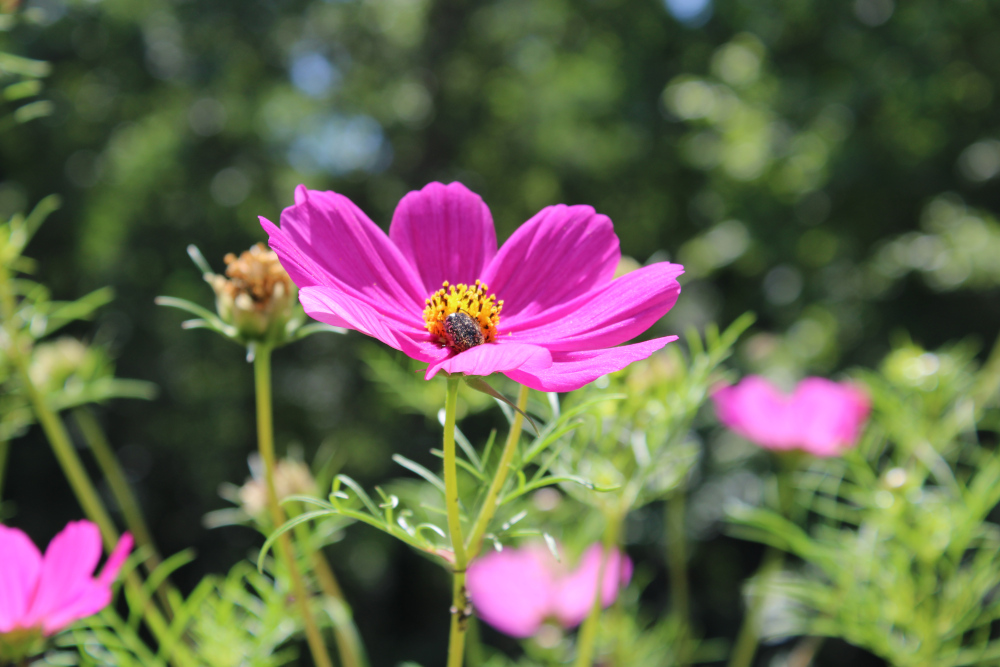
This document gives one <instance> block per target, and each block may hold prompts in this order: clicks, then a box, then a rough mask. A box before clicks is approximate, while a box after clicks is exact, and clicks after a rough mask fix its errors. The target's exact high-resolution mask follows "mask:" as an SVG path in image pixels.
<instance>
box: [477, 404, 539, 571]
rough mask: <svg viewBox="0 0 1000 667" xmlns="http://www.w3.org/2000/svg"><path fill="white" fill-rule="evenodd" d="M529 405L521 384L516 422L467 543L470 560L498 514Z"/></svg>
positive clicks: (481, 546) (512, 426)
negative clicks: (504, 486) (502, 492)
mask: <svg viewBox="0 0 1000 667" xmlns="http://www.w3.org/2000/svg"><path fill="white" fill-rule="evenodd" d="M527 407H528V387H526V386H524V385H521V389H520V391H519V392H518V394H517V411H515V413H514V423H513V424H511V426H510V433H508V434H507V442H506V443H505V444H504V446H503V452H502V453H501V454H500V463H498V464H497V471H496V474H494V475H493V481H491V482H490V488H489V490H488V491H487V492H486V499H485V500H484V501H483V504H482V507H481V508H480V509H479V516H477V517H476V522H475V523H474V524H473V525H472V532H471V533H470V534H469V540H468V542H466V543H465V549H466V552H467V558H468V560H470V561H471V560H472V559H473V558H475V557H476V556H478V555H479V552H480V551H481V550H482V548H483V535H485V534H486V529H487V528H489V526H490V521H492V520H493V517H494V515H496V512H497V509H498V508H499V507H500V492H501V491H503V485H504V483H505V482H506V481H507V474H508V473H509V472H510V464H511V461H513V460H514V453H515V452H517V443H518V442H519V441H520V439H521V430H522V429H523V428H524V415H523V414H522V413H523V412H524V411H525V410H526V409H527Z"/></svg>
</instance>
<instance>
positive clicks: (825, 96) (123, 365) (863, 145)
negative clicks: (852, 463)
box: [0, 0, 1000, 665]
mask: <svg viewBox="0 0 1000 667" xmlns="http://www.w3.org/2000/svg"><path fill="white" fill-rule="evenodd" d="M17 11H18V12H19V13H20V14H21V18H22V19H23V20H22V22H21V23H20V24H19V26H18V27H16V28H15V29H14V30H12V31H11V32H8V33H4V34H2V40H3V42H4V43H3V44H2V45H0V46H2V48H3V50H6V51H10V52H13V53H16V54H19V55H23V56H28V57H31V58H37V59H42V60H47V61H50V62H51V63H52V66H53V69H52V74H51V76H49V77H48V79H47V80H46V87H45V92H44V93H43V97H44V98H45V99H48V100H50V101H51V102H52V103H53V105H54V107H53V112H52V113H51V114H50V115H49V116H47V117H45V118H40V119H36V120H34V121H31V122H29V123H27V124H24V125H20V126H17V127H16V128H15V129H13V130H12V131H7V132H5V133H3V134H0V216H3V217H6V216H8V215H9V214H11V213H12V212H14V211H16V210H19V209H22V208H25V207H27V206H30V205H32V204H33V203H34V202H36V201H37V200H38V199H40V198H41V197H43V196H45V195H47V194H49V193H58V194H60V195H61V196H62V197H63V198H64V206H63V207H62V209H61V210H60V211H58V212H57V213H56V214H54V215H53V216H52V218H51V219H50V220H49V222H48V223H47V224H46V225H45V226H44V227H43V229H42V231H41V232H40V234H39V236H38V238H37V239H36V240H35V241H34V242H33V245H32V246H31V248H30V251H29V254H30V255H32V256H34V257H36V258H38V259H39V260H40V277H41V279H42V280H43V281H45V282H47V283H48V284H49V285H50V286H51V287H52V288H53V291H54V294H55V296H56V297H57V298H65V299H71V298H75V297H78V296H81V295H82V294H84V293H86V292H88V291H90V290H92V289H95V288H97V287H100V286H103V285H111V286H113V287H114V288H115V290H116V293H117V299H116V301H115V302H114V304H113V306H112V307H108V308H105V309H104V310H103V311H102V312H101V315H100V317H99V318H98V320H97V321H96V322H95V323H93V324H92V325H87V326H81V327H78V328H77V329H76V330H75V331H74V333H76V334H77V335H79V336H81V337H83V338H85V339H86V340H88V341H93V342H95V343H99V344H101V345H106V346H109V347H110V348H111V349H112V350H113V353H114V355H115V356H116V357H117V358H118V360H119V361H118V374H119V375H120V376H122V377H131V378H140V379H145V380H150V381H152V382H154V383H156V384H157V385H158V386H159V387H160V390H161V393H160V396H159V398H158V399H157V400H156V401H154V402H152V403H147V402H139V401H118V402H115V403H113V404H111V405H108V406H106V407H105V408H104V409H103V410H102V413H101V417H102V420H103V421H104V423H105V425H106V427H107V429H108V430H109V433H110V437H111V439H112V441H113V443H114V444H115V446H116V448H117V449H118V452H119V454H120V455H121V457H122V458H123V460H124V462H125V465H126V467H127V469H128V472H129V475H130V476H131V479H132V481H133V482H134V483H135V484H136V486H137V488H138V489H139V492H140V494H141V496H142V501H143V503H144V504H145V509H146V511H147V514H148V515H149V516H150V518H151V520H152V523H153V525H154V529H155V532H156V534H157V537H158V539H159V541H160V543H161V546H162V548H163V550H164V551H166V552H172V551H175V550H178V549H181V548H185V547H187V546H192V545H193V546H195V547H196V548H197V549H198V551H199V560H198V561H197V563H196V564H194V565H192V566H189V567H187V568H186V569H184V570H182V571H181V572H180V573H179V580H180V582H181V584H182V586H185V587H190V586H191V585H192V584H193V583H194V582H195V581H197V579H198V578H199V577H200V576H201V574H202V573H204V572H209V571H225V570H226V569H228V567H229V565H231V564H232V562H234V561H235V560H236V559H239V558H242V557H244V556H246V555H247V554H248V553H249V552H250V550H251V549H252V548H253V547H254V545H257V544H259V543H260V540H259V539H258V538H257V536H256V535H254V534H253V533H252V532H251V531H250V530H249V529H246V528H240V527H232V528H221V529H215V530H211V531H210V530H208V529H206V528H204V527H203V525H202V516H203V515H204V514H205V513H206V512H208V511H210V510H213V509H218V508H220V507H225V506H226V505H227V504H226V503H225V501H223V500H221V499H220V498H219V497H218V495H217V488H218V486H219V484H220V483H222V482H234V483H241V482H242V481H243V480H244V478H245V477H246V475H247V467H246V456H247V454H248V453H249V452H250V451H252V449H253V447H254V444H255V443H254V435H253V422H252V407H253V403H252V386H251V368H250V366H249V365H247V364H246V362H245V360H244V354H243V351H242V350H240V349H239V348H237V347H236V346H233V345H232V344H231V343H229V342H227V341H224V340H222V339H220V338H219V337H217V336H215V335H213V334H211V333H208V332H204V331H194V332H184V331H182V330H181V329H180V326H179V323H180V321H181V319H182V317H181V316H180V315H179V314H178V313H177V312H176V311H170V310H167V309H164V308H158V307H156V306H154V305H153V298H154V297H155V296H156V295H159V294H168V295H173V296H179V297H184V298H188V299H191V300H194V301H197V302H199V303H203V304H205V305H209V304H210V303H211V301H212V299H211V293H210V290H209V288H208V286H207V285H205V284H204V283H203V282H202V280H201V276H200V274H199V272H198V270H197V269H196V268H195V267H194V266H193V265H192V264H191V262H190V261H189V259H188V257H187V255H186V252H185V247H186V246H187V245H188V244H189V243H194V244H196V245H198V246H199V247H200V248H201V250H202V252H203V253H204V254H205V256H206V257H207V258H208V259H209V261H210V262H212V263H213V265H214V266H215V267H216V268H217V270H220V271H221V269H222V268H223V264H222V257H223V255H224V254H225V253H227V252H232V251H235V252H239V251H240V250H243V249H246V248H247V247H249V246H250V245H251V244H252V243H254V242H256V241H260V240H263V239H264V238H265V236H264V234H263V233H262V231H261V229H260V227H259V224H258V221H257V216H258V215H263V216H265V217H267V218H269V219H271V220H274V221H277V219H278V217H279V215H280V211H281V209H282V208H283V207H285V206H287V205H289V204H290V203H291V201H292V193H293V188H294V186H295V185H296V184H298V183H305V184H307V185H308V186H310V187H313V188H321V189H334V190H337V191H339V192H343V193H344V194H346V195H348V196H349V197H351V198H352V199H353V200H354V201H355V202H356V203H357V204H358V205H359V206H361V208H362V209H363V210H365V211H366V212H368V214H369V215H370V216H371V217H372V219H373V220H375V221H376V222H377V223H379V224H380V225H383V226H387V224H388V221H389V219H390V217H391V214H392V211H393V208H394V206H395V204H396V202H397V201H398V200H399V199H400V197H401V196H402V195H403V194H405V193H406V192H407V191H408V190H411V189H416V188H420V187H422V186H423V185H425V184H426V183H427V182H428V181H431V180H440V181H446V182H447V181H452V180H460V181H462V182H464V183H465V184H466V185H468V186H469V187H470V188H472V189H473V190H475V191H476V192H478V193H480V194H481V195H482V196H483V198H484V199H485V201H486V202H487V204H488V205H489V206H490V207H491V209H492V211H493V215H494V218H495V221H496V224H497V228H498V236H499V237H500V239H501V240H502V239H504V238H506V237H507V236H508V235H509V234H510V233H511V232H512V230H513V229H514V228H515V227H516V226H517V225H518V224H520V223H521V222H522V221H523V220H525V219H527V218H528V217H529V216H530V215H532V214H533V213H534V212H535V211H537V210H538V209H539V208H541V207H543V206H546V205H549V204H554V203H558V202H565V203H573V204H575V203H586V204H590V205H593V206H594V207H595V208H596V209H597V210H598V211H600V212H602V213H605V214H607V215H609V216H611V218H612V219H613V220H614V222H615V228H616V230H617V232H618V234H619V236H620V237H621V241H622V249H623V252H624V253H625V254H627V255H630V256H632V257H634V258H635V259H636V260H638V261H639V262H646V261H650V260H652V261H657V260H662V259H670V260H672V261H677V262H680V263H683V264H684V265H685V266H686V267H687V274H686V276H685V278H684V280H683V284H684V291H683V294H682V296H681V299H680V301H679V303H678V305H677V307H676V308H675V309H674V311H673V312H672V313H670V314H669V315H668V316H667V317H666V318H665V319H664V320H663V321H662V322H660V323H658V324H657V325H656V327H655V329H654V332H655V333H660V334H665V333H680V332H681V331H682V330H683V329H684V328H686V327H688V326H691V325H694V326H698V327H700V326H702V325H704V324H705V323H706V322H709V321H713V320H715V321H719V322H720V323H723V324H725V323H728V322H729V321H731V320H732V319H733V318H734V317H736V316H737V315H739V314H740V313H742V312H743V311H745V310H748V309H752V310H754V311H756V312H757V313H758V316H759V320H758V324H757V326H756V327H755V329H754V330H753V331H752V332H751V334H750V335H749V336H747V337H746V338H744V341H743V343H742V345H741V347H740V353H739V355H738V358H737V363H738V365H739V366H741V368H742V369H743V370H745V371H748V372H749V371H754V370H760V369H763V368H767V369H769V370H770V372H771V373H772V374H777V375H779V376H780V375H784V376H785V377H787V378H795V377H798V376H800V375H802V374H804V373H812V374H834V373H836V372H837V371H838V370H840V369H843V368H845V367H847V366H850V365H852V364H874V363H876V362H877V361H878V360H879V359H880V358H881V357H882V356H883V355H884V354H885V352H886V351H887V350H888V349H889V347H890V344H891V342H892V341H893V339H894V338H897V339H898V338H901V337H902V336H904V335H905V334H904V333H903V332H908V334H909V335H910V336H912V338H913V339H914V340H916V341H917V342H919V343H921V344H923V345H925V346H927V347H934V346H937V345H939V344H941V343H943V342H945V341H948V340H955V339H959V338H966V337H969V336H972V337H973V338H974V339H976V340H978V341H979V342H981V343H982V344H984V345H988V344H991V343H992V340H993V337H994V335H995V332H996V330H997V328H998V326H1000V301H998V298H997V297H998V291H997V285H998V284H1000V226H998V223H997V221H996V219H995V218H994V217H993V216H994V214H995V213H996V211H998V210H1000V188H998V187H997V184H998V181H1000V178H998V176H1000V99H998V96H1000V89H998V86H1000V39H998V37H997V35H998V34H1000V4H998V3H996V2H992V1H991V0H906V2H898V3H894V2H893V0H845V1H843V2H829V1H822V0H718V1H713V0H572V1H571V0H530V1H529V0H492V1H482V0H436V1H435V0H343V1H324V0H311V1H306V0H287V1H282V2H279V1H277V0H213V1H211V2H208V1H205V0H203V1H201V2H198V1H196V0H141V1H140V0H74V1H69V0H29V1H27V2H24V3H23V4H22V5H21V6H20V7H19V8H18V10H17ZM379 354H382V355H383V356H384V351H379V350H377V349H375V348H374V347H373V345H372V344H371V343H370V342H369V340H368V339H365V338H364V337H363V336H361V335H358V334H350V335H348V336H336V335H332V334H331V335H326V334H324V335H318V336H314V337H312V338H310V339H308V340H306V341H304V342H301V343H298V344H296V345H294V346H292V347H289V348H286V349H284V350H281V351H279V352H278V353H277V355H276V358H275V391H276V402H277V404H276V411H277V419H278V424H277V428H278V441H279V446H280V447H282V448H288V447H299V448H301V450H302V451H303V452H304V456H305V458H306V459H307V460H312V459H313V457H314V456H315V455H316V452H317V451H320V450H322V451H323V452H332V453H333V456H335V459H336V461H337V463H338V465H342V466H343V469H344V470H345V471H346V472H349V473H350V474H351V475H353V476H355V477H357V478H358V479H360V480H363V481H364V482H366V483H369V484H370V483H373V482H376V481H378V480H383V479H385V478H387V477H391V476H396V475H398V474H399V472H400V471H399V469H398V468H394V465H393V464H392V463H391V461H390V459H389V457H390V454H391V453H393V452H402V453H404V454H405V455H406V456H409V457H410V458H413V459H415V460H418V461H421V462H424V463H425V464H427V465H434V464H435V460H434V459H433V458H432V457H431V456H430V455H429V454H428V450H429V449H430V448H431V447H433V446H435V445H436V444H437V438H438V434H439V427H437V425H436V423H435V422H434V421H433V419H431V418H429V417H428V416H427V415H424V414H415V413H413V412H412V411H401V410H400V409H399V408H398V404H397V403H394V402H393V401H392V399H391V394H390V393H387V392H386V391H385V388H384V387H383V386H380V384H379V383H378V382H377V381H376V382H373V381H372V380H373V378H374V376H375V375H376V374H375V373H373V371H372V370H371V368H372V367H371V365H370V364H369V363H368V362H367V361H366V359H367V360H371V359H373V358H375V357H374V356H373V355H379ZM378 358H379V359H382V360H383V361H384V359H383V358H382V357H378ZM397 361H398V363H399V364H401V365H402V364H403V363H404V361H403V360H401V359H400V360H397ZM494 413H495V414H494ZM501 420H502V417H500V415H499V413H498V411H495V410H494V411H493V412H489V413H485V414H482V415H477V416H475V417H474V418H471V420H470V423H469V425H468V426H467V427H466V430H467V431H468V432H470V433H472V434H483V433H486V432H488V429H489V428H490V427H491V426H493V425H495V424H497V423H500V421H501ZM7 495H8V497H9V498H12V499H13V500H14V501H15V502H16V508H15V511H16V516H17V519H16V520H17V522H18V524H19V525H21V526H23V527H25V528H27V529H28V530H29V532H32V533H33V534H36V535H45V536H46V539H47V536H48V535H51V534H52V533H53V532H54V531H55V530H56V527H57V526H59V525H61V524H62V523H63V522H65V521H66V520H68V519H70V518H76V517H77V516H78V514H79V512H78V510H77V509H76V507H75V505H74V503H73V501H72V498H71V496H70V493H69V491H68V489H67V488H65V485H64V483H63V481H62V479H61V477H60V473H59V471H58V468H57V467H56V465H55V463H54V461H53V460H52V459H51V456H50V454H49V452H48V450H47V448H46V447H45V445H44V443H43V442H42V441H41V439H40V436H39V435H38V434H36V433H34V432H32V433H31V434H29V436H28V437H26V438H22V439H20V440H18V441H15V443H14V445H13V451H12V460H11V473H10V479H9V482H8V494H7ZM637 521H639V522H640V523H641V522H642V521H643V518H642V517H640V518H639V519H637ZM661 524H662V522H659V521H652V520H651V522H650V525H652V526H653V528H652V529H650V530H654V531H655V530H658V528H656V527H657V526H659V525H661ZM647 533H648V531H646V532H643V531H642V530H639V531H638V532H637V533H635V534H636V535H645V537H642V538H641V539H640V538H636V539H635V540H634V542H635V544H634V555H635V556H636V557H638V558H641V557H642V554H643V553H644V551H643V550H644V549H648V550H649V551H650V553H656V551H655V548H654V547H655V545H656V543H657V540H658V539H659V538H658V537H657V536H656V535H653V536H649V535H648V534H647ZM700 537H701V539H702V541H701V542H699V545H698V547H697V549H698V550H699V551H698V552H696V558H695V566H694V578H695V584H694V585H695V588H694V590H695V595H696V598H695V599H696V613H697V614H698V618H699V623H700V624H701V626H702V627H703V628H706V629H707V634H708V635H710V636H712V635H719V634H729V635H730V636H732V634H733V633H734V632H735V627H736V625H737V624H738V622H739V619H740V612H739V602H738V596H739V583H740V581H741V579H742V578H743V577H745V576H747V575H748V574H749V573H750V572H752V571H753V568H754V566H755V565H756V561H757V559H758V558H759V551H758V550H756V549H755V548H751V547H748V546H746V545H744V544H743V543H740V542H736V541H733V540H729V539H728V538H725V537H724V536H721V535H720V534H719V530H718V528H714V529H713V528H712V527H711V526H709V527H708V528H704V529H703V533H702V534H701V535H700ZM650 545H652V546H650ZM331 553H332V555H333V558H334V562H335V567H336V568H337V569H338V571H340V572H342V577H343V578H344V579H345V580H346V582H347V589H348V596H349V598H350V599H351V601H352V603H353V604H354V605H355V611H356V615H357V617H358V621H359V624H360V627H361V631H362V634H363V635H364V636H365V638H366V640H367V641H368V643H369V648H370V651H371V653H372V657H373V660H374V663H375V664H376V665H394V664H396V662H398V661H400V660H402V659H404V658H406V659H415V660H418V661H422V662H424V664H428V665H431V664H435V663H436V662H437V661H438V660H439V659H440V656H441V655H442V652H443V645H444V641H445V636H446V625H447V614H446V613H445V610H446V609H447V606H448V601H447V600H448V594H449V592H448V584H447V581H446V578H445V576H444V574H443V573H441V572H438V571H437V570H436V569H435V568H434V567H433V566H432V565H430V564H429V563H426V562H425V561H423V560H422V559H420V558H417V557H415V556H414V555H413V554H410V553H408V552H407V551H406V550H405V549H404V548H403V547H401V546H400V545H398V544H395V543H392V542H390V541H389V540H388V539H383V538H382V536H381V535H377V534H375V532H374V531H365V530H363V529H358V528H355V529H352V532H350V533H349V538H348V539H346V540H345V541H344V542H342V543H340V544H338V545H335V546H334V547H333V549H332V551H331ZM657 582H658V583H657V585H658V586H659V585H660V584H662V583H663V582H662V581H659V580H657ZM660 588H662V586H660ZM657 590H658V589H654V590H653V591H652V592H650V593H649V594H648V597H649V599H650V604H651V605H653V606H654V607H655V604H656V603H657V599H658V597H657V596H662V595H663V593H662V590H660V591H659V592H657ZM429 608H439V609H440V610H441V613H440V614H438V615H436V616H435V615H433V614H428V613H426V610H427V609H429ZM415 610H424V611H423V612H419V613H415ZM490 638H491V639H498V640H499V641H500V642H501V644H502V643H503V641H502V639H499V638H498V637H497V636H495V635H490ZM838 651H846V653H839V652H838ZM824 656H825V657H823V659H824V660H827V661H829V662H828V664H838V663H837V661H838V660H841V659H846V658H845V657H844V656H851V658H852V659H856V658H857V655H856V654H854V653H850V652H849V651H848V649H846V648H844V647H840V648H838V647H837V646H832V648H828V649H826V650H825V653H824ZM874 664H877V663H874Z"/></svg>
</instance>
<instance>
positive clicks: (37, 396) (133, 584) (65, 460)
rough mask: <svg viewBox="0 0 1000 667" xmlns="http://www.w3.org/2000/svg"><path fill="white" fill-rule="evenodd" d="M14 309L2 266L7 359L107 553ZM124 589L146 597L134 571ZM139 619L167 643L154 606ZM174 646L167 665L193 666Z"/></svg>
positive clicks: (0, 307) (106, 529)
mask: <svg viewBox="0 0 1000 667" xmlns="http://www.w3.org/2000/svg"><path fill="white" fill-rule="evenodd" d="M15 309H16V304H15V302H14V295H13V293H12V292H11V290H10V277H9V275H8V273H7V269H6V267H0V311H2V313H0V314H2V316H3V321H4V328H5V329H6V334H7V341H8V348H7V352H8V357H9V358H10V359H11V361H12V362H13V363H14V366H15V367H16V369H17V373H18V377H19V380H20V381H21V385H22V386H23V388H24V391H25V393H26V394H27V396H28V401H29V402H30V403H31V407H32V410H33V411H34V413H35V418H36V419H38V423H39V424H40V425H41V427H42V431H43V432H44V433H45V437H46V439H47V440H48V442H49V446H50V447H52V451H53V453H54V454H55V455H56V459H57V460H58V461H59V465H60V467H61V468H62V470H63V474H64V475H65V476H66V480H67V481H68V482H69V484H70V487H71V488H72V489H73V493H74V494H75V495H76V498H77V501H78V502H79V503H80V506H81V507H82V508H83V513H84V514H86V515H87V518H88V519H90V520H91V521H93V522H94V523H95V524H96V525H97V528H98V530H100V532H101V538H102V541H103V542H104V546H105V548H106V549H107V550H108V551H109V552H110V551H112V550H113V549H114V548H115V546H116V545H117V544H118V531H117V530H116V529H115V526H114V523H113V522H112V521H111V517H110V515H109V514H108V513H107V510H105V508H104V505H103V503H102V502H101V499H100V495H99V494H98V493H97V489H95V488H94V485H93V483H92V482H91V481H90V477H89V476H88V475H87V472H86V470H85V469H84V467H83V463H82V462H81V461H80V457H78V456H77V455H76V450H75V449H74V448H73V443H72V441H71V440H70V437H69V433H67V431H66V426H65V425H64V424H63V423H62V420H60V419H59V417H58V416H57V415H56V413H55V412H53V411H52V409H51V408H50V407H49V405H48V403H47V402H46V401H45V397H44V396H42V394H41V392H39V391H38V387H36V386H35V383H34V382H32V380H31V375H30V373H29V372H28V362H27V359H25V357H24V355H23V354H22V350H21V349H20V347H19V342H18V339H19V336H18V334H19V333H20V332H18V331H17V330H16V329H15V328H14V315H15ZM125 586H126V587H127V588H128V589H129V591H130V592H131V593H132V595H133V596H134V597H135V598H136V599H143V598H145V597H146V596H145V593H143V590H142V582H141V581H140V580H139V577H138V576H136V574H135V573H134V572H131V573H129V574H128V575H127V576H126V577H125ZM142 616H143V619H144V620H145V622H146V625H147V626H148V627H149V629H150V631H152V633H153V635H154V636H155V637H156V639H157V641H158V642H160V643H161V644H165V643H167V642H168V641H171V640H170V627H169V624H168V623H167V621H166V619H165V618H164V617H163V614H162V613H161V612H160V610H159V609H158V608H157V607H156V606H155V605H153V604H146V605H144V606H143V609H142ZM175 645H176V647H177V650H176V651H174V652H173V653H172V654H171V656H170V662H171V663H172V664H174V665H175V666H176V667H191V666H192V665H194V664H195V662H194V658H193V657H192V656H191V654H190V652H189V651H187V648H186V647H185V646H184V644H183V643H180V642H175Z"/></svg>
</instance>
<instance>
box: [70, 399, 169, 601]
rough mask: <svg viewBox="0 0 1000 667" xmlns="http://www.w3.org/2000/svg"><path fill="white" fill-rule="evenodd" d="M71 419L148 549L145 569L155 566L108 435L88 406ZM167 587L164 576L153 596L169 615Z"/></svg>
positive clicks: (147, 537)
mask: <svg viewBox="0 0 1000 667" xmlns="http://www.w3.org/2000/svg"><path fill="white" fill-rule="evenodd" d="M73 419H74V420H75V421H76V424H77V426H79V427H80V432H81V433H82V434H83V439H84V440H85V441H86V442H87V445H88V446H89V447H90V451H92V452H93V453H94V458H95V459H96V460H97V465H99V466H100V468H101V472H102V473H104V479H106V480H107V482H108V486H109V487H110V488H111V494H112V495H113V496H114V497H115V502H116V503H118V507H120V508H121V511H122V516H123V517H124V518H125V525H126V526H128V529H129V531H131V533H132V536H133V537H134V538H135V541H136V544H138V545H139V546H140V547H144V548H145V549H146V551H147V552H148V553H149V556H148V558H147V559H146V560H145V561H144V562H143V566H144V567H145V569H146V572H149V573H152V572H153V571H154V570H155V569H156V568H157V567H159V565H160V563H161V562H162V560H163V559H162V558H161V557H160V553H159V551H158V550H157V549H156V545H155V544H154V543H153V536H152V534H151V533H150V531H149V527H148V526H147V525H146V520H145V518H143V516H142V511H141V510H140V509H139V501H138V499H137V498H136V497H135V494H133V493H132V488H131V487H130V486H129V483H128V480H126V479H125V471H124V470H122V467H121V464H120V463H119V462H118V457H116V456H115V453H114V451H112V449H111V445H110V443H108V439H107V438H106V437H105V435H104V432H103V431H102V430H101V427H100V425H99V424H98V423H97V420H96V419H94V416H93V415H92V414H90V412H89V411H88V410H86V409H85V408H77V409H76V410H74V411H73ZM171 588H172V587H171V586H170V582H169V581H166V580H164V581H163V583H161V584H160V586H159V587H158V588H157V589H156V593H157V597H158V598H159V599H160V604H162V605H163V609H164V611H165V612H166V614H167V617H168V618H169V617H171V616H172V615H173V610H172V609H171V605H170V595H169V594H168V592H167V591H168V589H171Z"/></svg>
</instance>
